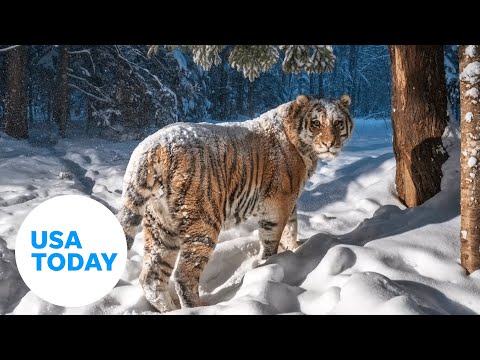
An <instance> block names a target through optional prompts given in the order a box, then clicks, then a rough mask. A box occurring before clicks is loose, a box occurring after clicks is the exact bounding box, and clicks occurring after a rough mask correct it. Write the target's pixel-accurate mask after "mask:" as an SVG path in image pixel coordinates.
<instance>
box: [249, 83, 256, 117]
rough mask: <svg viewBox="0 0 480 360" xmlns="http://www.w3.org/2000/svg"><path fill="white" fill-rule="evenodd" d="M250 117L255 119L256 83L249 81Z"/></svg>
mask: <svg viewBox="0 0 480 360" xmlns="http://www.w3.org/2000/svg"><path fill="white" fill-rule="evenodd" d="M247 102H248V116H249V117H250V118H254V117H255V81H248V94H247Z"/></svg>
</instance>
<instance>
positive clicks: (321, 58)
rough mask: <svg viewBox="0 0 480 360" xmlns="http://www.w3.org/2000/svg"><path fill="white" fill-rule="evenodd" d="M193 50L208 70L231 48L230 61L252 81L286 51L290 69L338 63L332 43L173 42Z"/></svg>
mask: <svg viewBox="0 0 480 360" xmlns="http://www.w3.org/2000/svg"><path fill="white" fill-rule="evenodd" d="M167 48H168V49H170V50H171V49H174V48H180V49H182V50H183V51H190V52H191V53H192V57H193V61H194V62H195V63H196V64H197V65H198V66H200V67H201V68H202V69H204V70H209V69H210V68H211V67H212V65H219V64H220V63H221V60H222V59H221V53H222V51H224V50H226V51H229V56H228V62H229V64H230V65H231V66H232V67H233V68H234V69H236V70H237V71H239V72H241V73H243V76H244V77H245V78H248V79H249V80H250V81H253V80H255V79H256V78H258V77H259V76H260V74H262V73H264V72H266V71H268V70H269V69H271V68H272V66H274V65H275V64H276V63H277V62H278V60H279V59H280V57H281V56H280V53H281V52H283V53H284V57H283V62H282V68H283V71H285V72H286V73H293V74H298V73H300V72H302V71H305V72H307V73H320V72H324V71H331V70H332V69H333V66H334V63H335V56H334V55H333V50H332V46H330V45H235V46H233V47H232V46H226V45H169V46H167ZM159 49H160V47H159V45H150V46H149V50H148V54H149V56H152V55H154V54H156V53H157V52H158V51H159Z"/></svg>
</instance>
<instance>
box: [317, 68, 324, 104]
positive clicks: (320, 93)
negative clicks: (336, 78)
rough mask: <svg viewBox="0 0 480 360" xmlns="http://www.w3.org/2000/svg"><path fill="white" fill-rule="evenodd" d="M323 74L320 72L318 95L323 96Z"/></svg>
mask: <svg viewBox="0 0 480 360" xmlns="http://www.w3.org/2000/svg"><path fill="white" fill-rule="evenodd" d="M323 95H324V94H323V74H322V73H320V74H318V97H319V98H322V97H323Z"/></svg>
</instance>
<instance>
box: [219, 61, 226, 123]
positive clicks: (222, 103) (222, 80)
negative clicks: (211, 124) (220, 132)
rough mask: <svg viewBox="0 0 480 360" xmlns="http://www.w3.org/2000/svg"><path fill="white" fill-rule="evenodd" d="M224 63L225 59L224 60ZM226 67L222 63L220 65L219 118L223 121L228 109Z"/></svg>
mask: <svg viewBox="0 0 480 360" xmlns="http://www.w3.org/2000/svg"><path fill="white" fill-rule="evenodd" d="M224 61H226V58H225V60H224ZM225 67H226V65H225V64H224V63H222V65H220V118H221V119H222V120H225V119H226V118H227V114H228V109H227V102H228V93H227V92H228V74H227V70H226V69H225Z"/></svg>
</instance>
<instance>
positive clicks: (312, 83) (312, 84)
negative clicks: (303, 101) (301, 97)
mask: <svg viewBox="0 0 480 360" xmlns="http://www.w3.org/2000/svg"><path fill="white" fill-rule="evenodd" d="M308 82H309V84H310V95H311V96H314V95H315V74H313V73H312V74H310V75H309V77H308Z"/></svg>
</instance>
